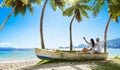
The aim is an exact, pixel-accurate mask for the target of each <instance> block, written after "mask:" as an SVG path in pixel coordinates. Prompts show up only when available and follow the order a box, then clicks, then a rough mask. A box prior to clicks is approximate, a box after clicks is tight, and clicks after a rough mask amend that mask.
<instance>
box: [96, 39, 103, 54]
mask: <svg viewBox="0 0 120 70" xmlns="http://www.w3.org/2000/svg"><path fill="white" fill-rule="evenodd" d="M103 44H104V41H100V39H99V38H96V44H95V47H96V53H101V52H102V45H103Z"/></svg>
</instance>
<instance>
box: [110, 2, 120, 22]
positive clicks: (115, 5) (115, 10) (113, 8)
mask: <svg viewBox="0 0 120 70" xmlns="http://www.w3.org/2000/svg"><path fill="white" fill-rule="evenodd" d="M119 8H120V1H118V0H111V1H109V2H108V12H109V14H110V15H112V19H113V20H114V21H115V22H118V17H119V16H120V9H119Z"/></svg>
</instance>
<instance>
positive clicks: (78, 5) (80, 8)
mask: <svg viewBox="0 0 120 70" xmlns="http://www.w3.org/2000/svg"><path fill="white" fill-rule="evenodd" d="M68 1H69V0H68ZM90 1H91V0H76V1H75V2H74V4H72V5H70V4H68V6H69V5H70V7H68V8H67V9H65V10H64V11H63V16H72V15H74V16H75V18H76V20H77V21H78V22H80V21H82V16H84V17H86V18H89V16H88V14H87V11H92V8H91V6H89V5H87V3H88V2H90Z"/></svg>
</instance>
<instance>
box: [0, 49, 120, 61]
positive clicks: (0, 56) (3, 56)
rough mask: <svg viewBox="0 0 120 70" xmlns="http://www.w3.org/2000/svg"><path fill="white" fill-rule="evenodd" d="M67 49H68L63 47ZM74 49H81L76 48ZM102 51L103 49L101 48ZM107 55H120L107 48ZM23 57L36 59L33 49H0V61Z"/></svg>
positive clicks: (115, 50) (118, 52)
mask: <svg viewBox="0 0 120 70" xmlns="http://www.w3.org/2000/svg"><path fill="white" fill-rule="evenodd" d="M64 50H69V49H64ZM74 50H81V48H79V49H78V48H77V49H74ZM102 51H103V49H102ZM107 51H108V53H109V57H114V56H116V55H118V56H119V57H120V49H107ZM24 59H37V57H36V55H35V51H34V50H27V51H0V61H1V60H2V61H3V60H24Z"/></svg>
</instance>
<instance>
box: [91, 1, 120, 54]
mask: <svg viewBox="0 0 120 70" xmlns="http://www.w3.org/2000/svg"><path fill="white" fill-rule="evenodd" d="M106 2H107V3H108V13H109V15H110V16H109V19H108V21H107V24H106V27H105V32H104V52H106V47H107V32H108V27H109V25H110V20H111V19H112V20H114V21H115V22H118V17H119V16H120V9H119V8H120V1H119V0H95V3H94V7H93V10H94V15H95V16H97V14H98V13H99V11H100V10H101V9H102V7H103V6H104V5H105V3H106Z"/></svg>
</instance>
